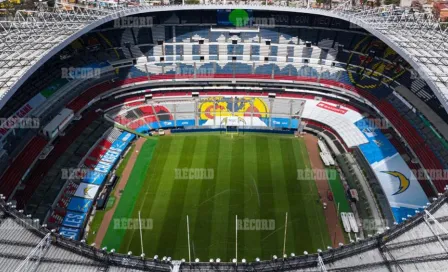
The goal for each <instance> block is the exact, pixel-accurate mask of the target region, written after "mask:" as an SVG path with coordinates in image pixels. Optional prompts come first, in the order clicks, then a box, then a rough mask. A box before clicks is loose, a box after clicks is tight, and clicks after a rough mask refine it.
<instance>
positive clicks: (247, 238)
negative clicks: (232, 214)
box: [241, 135, 262, 260]
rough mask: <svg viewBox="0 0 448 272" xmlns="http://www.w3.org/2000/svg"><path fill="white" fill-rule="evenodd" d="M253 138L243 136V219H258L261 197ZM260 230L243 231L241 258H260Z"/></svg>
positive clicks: (255, 147)
mask: <svg viewBox="0 0 448 272" xmlns="http://www.w3.org/2000/svg"><path fill="white" fill-rule="evenodd" d="M254 139H255V138H254V136H252V135H245V136H244V148H245V150H244V180H245V183H246V185H247V187H248V189H249V190H244V199H245V200H246V201H245V205H244V218H247V219H260V218H261V217H260V208H261V196H260V194H259V192H258V184H257V180H258V173H257V146H256V143H255V141H254ZM260 239H261V232H260V230H256V229H255V230H246V231H244V241H243V242H244V252H243V253H242V254H243V255H242V256H241V257H244V258H246V259H248V260H254V259H255V258H256V257H260V256H261V253H262V252H261V248H260V243H259V241H260Z"/></svg>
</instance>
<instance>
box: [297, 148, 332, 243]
mask: <svg viewBox="0 0 448 272" xmlns="http://www.w3.org/2000/svg"><path fill="white" fill-rule="evenodd" d="M299 145H300V146H301V148H300V154H301V155H302V161H304V163H305V165H306V167H307V168H311V161H310V152H309V151H308V149H307V148H306V143H305V140H302V142H301V143H300V142H299ZM303 149H306V152H307V153H308V156H307V157H308V158H306V157H305V154H304V153H303ZM309 186H310V191H311V186H313V185H312V183H311V182H310V183H309ZM314 186H315V188H316V191H317V184H316V181H314ZM312 206H313V207H314V212H315V213H314V214H316V215H318V216H316V217H317V223H318V224H319V229H321V228H322V224H323V223H322V222H321V220H320V216H319V211H318V210H317V209H316V205H312ZM320 214H322V210H321V211H320ZM324 216H325V214H324ZM325 229H327V231H328V227H327V226H325ZM313 232H314V231H313ZM319 235H320V239H321V241H322V248H323V249H325V248H326V247H327V245H325V241H324V237H323V235H322V232H320V231H319Z"/></svg>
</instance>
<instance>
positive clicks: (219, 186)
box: [209, 137, 234, 261]
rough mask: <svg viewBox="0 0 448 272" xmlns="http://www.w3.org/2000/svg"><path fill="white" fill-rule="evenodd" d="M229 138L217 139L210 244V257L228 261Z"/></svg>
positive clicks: (230, 146)
mask: <svg viewBox="0 0 448 272" xmlns="http://www.w3.org/2000/svg"><path fill="white" fill-rule="evenodd" d="M230 141H231V140H230V139H228V138H227V137H220V141H219V159H218V166H217V173H216V174H217V176H216V188H215V193H216V196H215V198H213V201H214V205H213V213H212V230H211V236H212V242H211V244H210V255H209V257H210V258H218V257H219V258H221V259H222V260H223V261H224V260H225V261H228V259H227V258H226V257H227V247H228V246H229V245H228V243H229V237H228V236H229V232H230V231H233V230H234V229H229V228H228V224H227V223H228V222H227V219H228V217H229V214H230V213H231V210H230V208H229V206H230V205H229V204H230V175H229V169H230V167H231V161H232V150H233V145H232V144H230Z"/></svg>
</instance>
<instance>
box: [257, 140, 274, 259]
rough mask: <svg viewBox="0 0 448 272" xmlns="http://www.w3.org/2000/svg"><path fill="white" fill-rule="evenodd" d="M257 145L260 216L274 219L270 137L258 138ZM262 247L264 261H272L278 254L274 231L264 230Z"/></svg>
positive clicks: (262, 232)
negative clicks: (271, 258)
mask: <svg viewBox="0 0 448 272" xmlns="http://www.w3.org/2000/svg"><path fill="white" fill-rule="evenodd" d="M255 143H256V150H257V169H258V190H259V193H260V198H261V209H260V215H261V218H263V219H272V218H275V207H276V203H275V202H274V198H273V195H272V192H273V190H274V189H273V186H274V184H273V181H272V174H271V169H272V168H271V159H270V152H269V144H268V137H256V139H255ZM276 223H277V222H276ZM260 247H261V252H262V256H261V258H263V259H270V257H271V256H272V255H274V254H278V252H277V248H278V239H277V235H275V234H272V231H269V230H262V231H261V240H260Z"/></svg>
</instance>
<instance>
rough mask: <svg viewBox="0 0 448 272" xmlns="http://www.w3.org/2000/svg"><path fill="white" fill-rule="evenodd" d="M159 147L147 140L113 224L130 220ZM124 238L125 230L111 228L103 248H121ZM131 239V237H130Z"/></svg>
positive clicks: (108, 230) (155, 141)
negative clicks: (117, 221)
mask: <svg viewBox="0 0 448 272" xmlns="http://www.w3.org/2000/svg"><path fill="white" fill-rule="evenodd" d="M156 145H157V140H147V141H146V142H145V143H144V144H143V146H142V149H141V150H140V154H139V155H138V157H137V160H136V162H135V165H134V167H133V169H132V172H131V175H130V176H129V181H128V183H127V184H126V187H125V189H124V192H123V195H122V196H121V198H120V202H119V203H118V206H117V209H116V210H115V213H114V215H113V218H112V221H111V222H112V224H113V222H114V220H116V219H118V220H120V219H121V218H129V217H130V215H131V213H132V210H133V209H134V205H136V203H137V201H138V199H139V193H138V192H139V191H140V190H141V188H142V185H143V183H144V180H145V177H146V171H147V169H148V165H149V164H150V162H151V159H152V157H153V154H154V150H155V148H156ZM123 238H126V230H125V229H117V228H114V227H111V226H109V227H108V229H107V232H106V235H105V236H104V239H103V242H102V244H101V246H107V247H108V248H120V245H121V244H122V240H123ZM129 238H130V237H129Z"/></svg>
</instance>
